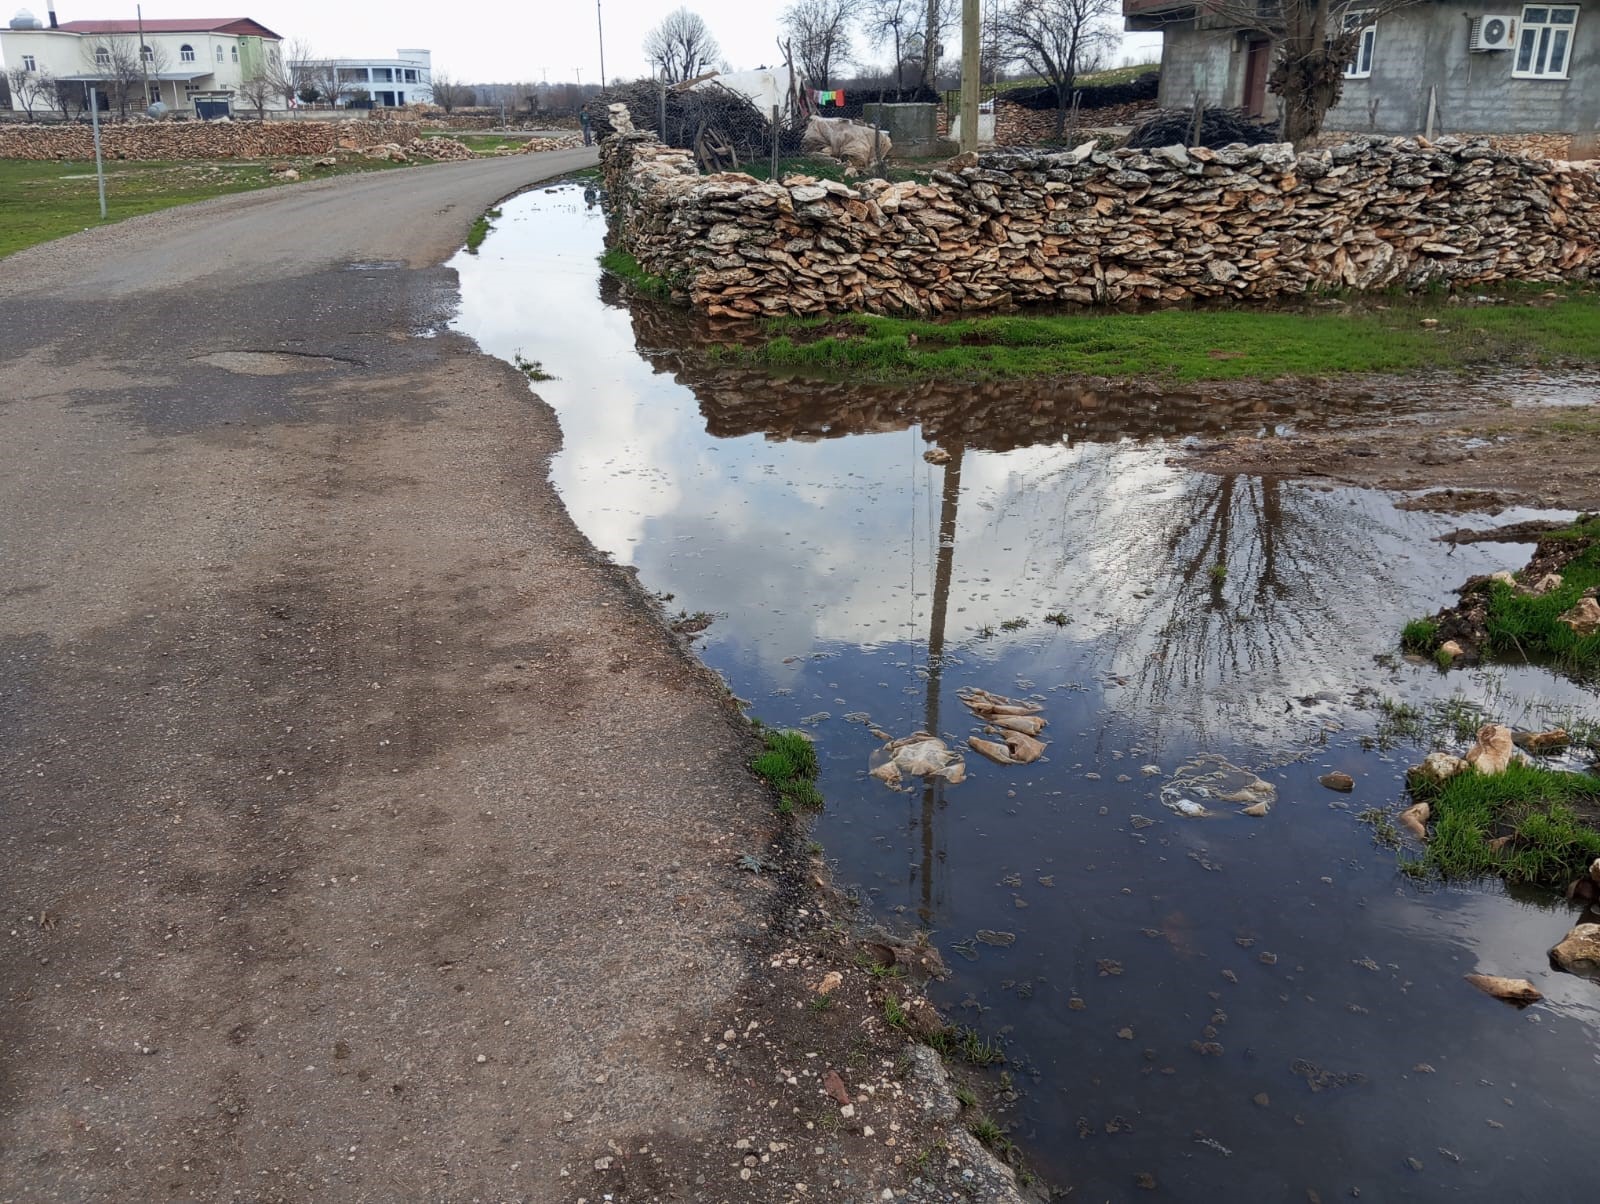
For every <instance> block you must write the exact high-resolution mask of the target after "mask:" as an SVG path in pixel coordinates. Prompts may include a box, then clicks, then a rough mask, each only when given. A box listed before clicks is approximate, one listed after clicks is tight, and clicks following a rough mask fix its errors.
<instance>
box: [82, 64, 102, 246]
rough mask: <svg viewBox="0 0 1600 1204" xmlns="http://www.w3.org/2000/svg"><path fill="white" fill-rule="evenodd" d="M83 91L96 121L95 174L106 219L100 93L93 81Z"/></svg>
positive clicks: (91, 116)
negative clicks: (101, 152)
mask: <svg viewBox="0 0 1600 1204" xmlns="http://www.w3.org/2000/svg"><path fill="white" fill-rule="evenodd" d="M83 91H84V94H85V95H86V96H88V98H89V113H90V118H89V119H90V121H92V122H93V123H94V175H95V179H97V180H98V181H99V182H100V220H101V221H105V220H106V164H105V159H104V158H102V157H101V154H100V93H99V90H98V89H96V88H95V86H94V84H93V83H85V84H84V85H83Z"/></svg>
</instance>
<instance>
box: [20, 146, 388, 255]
mask: <svg viewBox="0 0 1600 1204" xmlns="http://www.w3.org/2000/svg"><path fill="white" fill-rule="evenodd" d="M270 162H287V163H291V164H293V166H294V167H295V170H297V171H298V172H299V173H300V175H301V176H302V177H303V178H316V179H323V178H325V177H328V176H338V175H348V174H351V173H354V172H365V171H390V170H394V169H395V168H397V167H399V166H400V165H399V164H392V163H388V162H385V161H382V160H374V159H351V160H349V161H348V162H345V161H341V162H340V163H339V165H338V166H336V167H313V166H311V161H310V160H309V159H282V160H277V159H275V160H271V161H270ZM270 162H269V161H267V160H244V159H228V160H217V161H214V162H211V161H206V162H198V161H197V162H182V163H169V162H156V161H151V162H126V161H120V160H116V161H108V162H107V163H106V208H107V211H108V215H109V216H108V217H107V221H108V222H114V221H120V220H122V219H123V218H127V217H137V216H138V215H139V214H142V213H154V212H156V211H157V210H160V209H170V208H172V207H173V206H174V205H187V204H189V203H190V202H191V201H204V200H209V199H210V198H212V197H217V196H227V195H229V194H230V193H235V192H251V191H254V190H256V189H260V188H274V187H279V186H282V184H283V181H279V180H275V179H273V178H272V173H271V171H270V170H269V167H270ZM101 224H102V223H101V221H100V200H99V192H98V188H97V185H96V183H95V171H94V160H92V159H90V160H88V161H86V162H81V161H72V160H68V161H65V162H55V161H51V162H48V163H35V162H32V161H23V160H15V159H3V160H0V256H5V255H9V254H11V253H12V252H13V251H20V250H22V249H23V248H24V247H31V246H33V245H34V244H36V243H41V242H49V241H50V240H51V239H53V238H62V237H64V236H65V235H68V234H76V233H77V232H78V231H80V230H85V229H89V228H91V227H94V226H98V225H101Z"/></svg>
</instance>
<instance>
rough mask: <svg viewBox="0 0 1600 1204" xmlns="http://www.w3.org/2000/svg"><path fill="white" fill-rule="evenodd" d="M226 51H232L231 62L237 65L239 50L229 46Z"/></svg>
mask: <svg viewBox="0 0 1600 1204" xmlns="http://www.w3.org/2000/svg"><path fill="white" fill-rule="evenodd" d="M228 49H229V50H231V51H233V61H234V62H236V63H237V62H238V61H239V48H238V47H237V46H230V47H228Z"/></svg>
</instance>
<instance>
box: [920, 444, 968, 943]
mask: <svg viewBox="0 0 1600 1204" xmlns="http://www.w3.org/2000/svg"><path fill="white" fill-rule="evenodd" d="M948 450H949V452H950V459H949V460H948V461H947V462H946V463H945V466H944V491H943V494H942V496H941V498H940V502H939V542H938V545H937V551H936V553H935V559H934V570H933V612H932V615H931V616H930V618H929V620H928V698H927V710H926V711H925V712H924V715H923V725H922V726H923V730H924V731H926V732H927V733H928V734H929V735H931V736H937V735H938V734H939V687H940V685H941V684H942V681H943V678H944V627H945V616H946V615H947V614H948V613H949V610H950V578H951V576H952V575H953V574H954V570H955V562H956V518H957V512H958V511H959V509H960V503H961V460H962V457H963V455H964V454H965V453H966V450H967V449H966V445H965V444H962V443H957V444H955V445H954V446H953V447H951V448H949V449H948ZM944 785H945V782H944V779H943V778H941V777H933V778H924V779H923V783H922V820H921V824H922V866H921V877H922V901H921V903H920V904H919V905H918V907H917V915H918V917H919V918H920V919H921V920H922V922H923V923H924V924H931V923H932V922H933V904H934V898H933V863H934V838H933V817H934V815H935V814H936V813H937V812H938V810H939V808H940V807H942V806H943V805H944Z"/></svg>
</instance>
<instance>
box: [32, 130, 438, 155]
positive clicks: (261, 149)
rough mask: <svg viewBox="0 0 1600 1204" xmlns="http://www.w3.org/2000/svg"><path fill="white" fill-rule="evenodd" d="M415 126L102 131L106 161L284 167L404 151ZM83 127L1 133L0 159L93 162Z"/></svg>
mask: <svg viewBox="0 0 1600 1204" xmlns="http://www.w3.org/2000/svg"><path fill="white" fill-rule="evenodd" d="M420 129H421V127H420V126H418V125H417V124H416V123H415V122H403V121H386V122H384V123H382V126H381V128H374V124H373V123H372V122H370V121H130V122H118V123H115V124H110V125H106V126H103V127H101V130H100V142H101V146H102V148H103V150H104V154H105V156H106V158H108V159H162V160H176V159H282V158H293V157H296V156H311V155H325V154H328V153H329V152H330V151H334V150H338V149H339V148H341V147H343V148H346V149H360V148H362V147H366V146H370V145H371V144H372V142H373V141H374V139H375V138H382V139H383V140H384V141H386V142H394V143H398V144H400V145H403V146H404V145H409V144H410V143H412V142H415V141H416V139H417V134H418V132H419V130H420ZM93 158H94V131H93V130H92V129H91V128H90V127H89V126H87V125H77V124H73V125H0V159H35V160H48V159H75V160H83V159H93Z"/></svg>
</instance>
